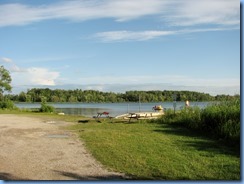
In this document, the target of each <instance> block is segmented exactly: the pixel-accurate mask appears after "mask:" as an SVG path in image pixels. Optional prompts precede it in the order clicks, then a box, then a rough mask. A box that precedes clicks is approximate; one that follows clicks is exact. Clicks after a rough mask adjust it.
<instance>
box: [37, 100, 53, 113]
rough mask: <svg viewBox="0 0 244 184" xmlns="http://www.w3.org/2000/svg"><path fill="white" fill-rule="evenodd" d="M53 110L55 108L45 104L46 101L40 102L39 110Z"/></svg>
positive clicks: (50, 111)
mask: <svg viewBox="0 0 244 184" xmlns="http://www.w3.org/2000/svg"><path fill="white" fill-rule="evenodd" d="M54 111H55V108H54V107H53V106H51V105H47V103H46V102H42V103H41V108H40V112H49V113H52V112H54Z"/></svg>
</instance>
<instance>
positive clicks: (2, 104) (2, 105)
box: [0, 100, 17, 109]
mask: <svg viewBox="0 0 244 184" xmlns="http://www.w3.org/2000/svg"><path fill="white" fill-rule="evenodd" d="M0 109H17V107H16V106H15V105H14V103H13V102H12V101H11V100H4V101H0Z"/></svg>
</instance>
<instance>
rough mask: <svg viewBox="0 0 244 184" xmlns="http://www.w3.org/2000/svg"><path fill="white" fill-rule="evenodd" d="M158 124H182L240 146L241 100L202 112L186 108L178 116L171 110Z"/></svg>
mask: <svg viewBox="0 0 244 184" xmlns="http://www.w3.org/2000/svg"><path fill="white" fill-rule="evenodd" d="M156 122H158V123H175V124H181V125H184V126H186V127H188V128H191V129H196V130H201V131H204V132H208V133H211V134H212V135H213V136H214V137H217V138H221V139H225V140H228V141H234V142H235V143H237V144H238V143H239V141H240V99H239V100H232V101H229V102H221V103H218V104H215V105H211V106H208V107H206V108H204V109H202V110H200V109H199V108H185V109H183V110H181V111H179V112H177V113H176V114H174V112H173V111H172V110H169V111H166V113H165V115H164V116H163V117H162V118H160V119H159V120H156Z"/></svg>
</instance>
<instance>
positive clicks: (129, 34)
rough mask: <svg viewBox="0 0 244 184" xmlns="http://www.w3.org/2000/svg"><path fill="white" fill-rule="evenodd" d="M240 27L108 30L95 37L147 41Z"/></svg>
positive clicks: (103, 39) (102, 39) (104, 39)
mask: <svg viewBox="0 0 244 184" xmlns="http://www.w3.org/2000/svg"><path fill="white" fill-rule="evenodd" d="M234 29H239V28H238V27H234V28H207V29H182V30H177V31H157V30H151V31H137V32H135V31H134V32H133V31H108V32H100V33H96V34H95V35H94V36H93V37H94V38H98V39H99V40H101V41H102V42H124V41H145V40H151V39H155V38H158V37H163V36H170V35H176V34H188V33H197V32H209V31H226V30H234Z"/></svg>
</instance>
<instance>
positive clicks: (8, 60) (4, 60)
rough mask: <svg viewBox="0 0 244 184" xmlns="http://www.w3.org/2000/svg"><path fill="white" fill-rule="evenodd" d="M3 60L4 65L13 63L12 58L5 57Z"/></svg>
mask: <svg viewBox="0 0 244 184" xmlns="http://www.w3.org/2000/svg"><path fill="white" fill-rule="evenodd" d="M1 60H2V61H3V62H4V63H12V59H10V58H6V57H3V58H1Z"/></svg>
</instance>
